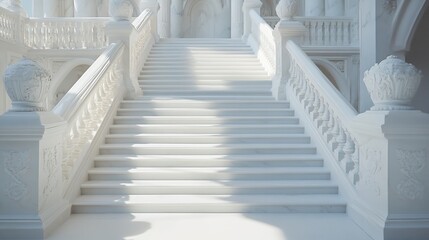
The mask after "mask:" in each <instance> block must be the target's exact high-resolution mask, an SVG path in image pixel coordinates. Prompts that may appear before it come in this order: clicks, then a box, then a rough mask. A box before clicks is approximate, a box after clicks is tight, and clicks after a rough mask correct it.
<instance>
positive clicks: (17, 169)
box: [0, 112, 70, 239]
mask: <svg viewBox="0 0 429 240" xmlns="http://www.w3.org/2000/svg"><path fill="white" fill-rule="evenodd" d="M65 126H66V123H65V122H64V121H63V120H62V119H60V118H59V117H58V116H56V115H54V114H52V113H49V112H7V113H5V114H4V115H2V116H1V117H0V166H2V168H1V169H0V170H1V174H0V189H2V191H1V192H0V201H1V207H0V239H44V237H45V236H46V234H47V233H49V232H50V231H52V230H53V229H55V228H57V227H58V226H59V225H60V224H61V223H62V222H63V221H64V220H65V219H66V218H67V217H68V216H69V214H70V205H69V203H67V202H66V201H64V199H63V194H64V192H63V191H64V188H63V181H62V147H63V146H62V139H63V134H64V133H63V132H64V130H65Z"/></svg>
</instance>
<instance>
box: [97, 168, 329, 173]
mask: <svg viewBox="0 0 429 240" xmlns="http://www.w3.org/2000/svg"><path fill="white" fill-rule="evenodd" d="M159 172H165V173H185V174H191V173H237V174H238V173H240V174H246V173H247V174H252V173H287V174H292V173H295V174H302V173H329V171H328V170H327V169H325V168H323V167H263V168H254V167H97V168H93V169H91V170H90V171H89V173H90V174H94V173H159Z"/></svg>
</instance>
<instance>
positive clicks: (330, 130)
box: [325, 110, 335, 144]
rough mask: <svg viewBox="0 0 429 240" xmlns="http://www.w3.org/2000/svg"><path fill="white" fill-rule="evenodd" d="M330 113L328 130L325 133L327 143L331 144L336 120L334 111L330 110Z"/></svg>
mask: <svg viewBox="0 0 429 240" xmlns="http://www.w3.org/2000/svg"><path fill="white" fill-rule="evenodd" d="M328 111H329V120H328V128H327V129H326V132H325V138H326V142H327V143H328V144H329V142H330V141H331V139H330V137H329V136H330V133H331V132H332V130H333V128H334V125H335V122H334V121H335V119H334V115H333V114H332V111H331V110H328Z"/></svg>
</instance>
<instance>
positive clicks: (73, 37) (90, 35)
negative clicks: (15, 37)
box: [24, 18, 109, 49]
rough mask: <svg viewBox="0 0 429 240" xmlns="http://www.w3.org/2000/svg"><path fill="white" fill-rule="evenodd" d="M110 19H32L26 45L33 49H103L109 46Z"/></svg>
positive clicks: (28, 28) (27, 32)
mask: <svg viewBox="0 0 429 240" xmlns="http://www.w3.org/2000/svg"><path fill="white" fill-rule="evenodd" d="M108 20H109V19H108V18H41V19H30V20H29V21H28V22H27V24H26V28H25V35H24V42H25V45H26V46H28V47H30V48H32V49H101V48H104V47H106V46H107V45H108V42H107V37H106V33H105V27H106V24H107V22H108Z"/></svg>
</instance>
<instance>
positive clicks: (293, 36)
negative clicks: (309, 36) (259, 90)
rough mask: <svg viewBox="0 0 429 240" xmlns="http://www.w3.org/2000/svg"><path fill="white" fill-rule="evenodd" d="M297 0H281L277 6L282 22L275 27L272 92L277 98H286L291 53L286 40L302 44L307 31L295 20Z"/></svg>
mask: <svg viewBox="0 0 429 240" xmlns="http://www.w3.org/2000/svg"><path fill="white" fill-rule="evenodd" d="M297 8H298V1H297V0H280V2H279V3H278V5H277V7H276V13H277V16H278V17H279V18H280V22H279V23H277V25H276V27H275V28H274V39H275V42H276V51H275V52H276V74H275V76H274V78H273V81H272V89H271V91H272V94H273V96H274V98H276V99H277V100H286V81H287V80H288V79H289V61H290V60H289V55H288V52H287V50H286V48H285V45H286V42H287V41H289V40H293V41H294V42H295V43H296V44H298V45H299V44H301V43H302V41H303V37H304V35H305V33H306V31H307V29H306V28H305V27H304V25H303V24H302V23H300V22H298V21H294V20H293V17H294V16H296V14H297Z"/></svg>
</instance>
